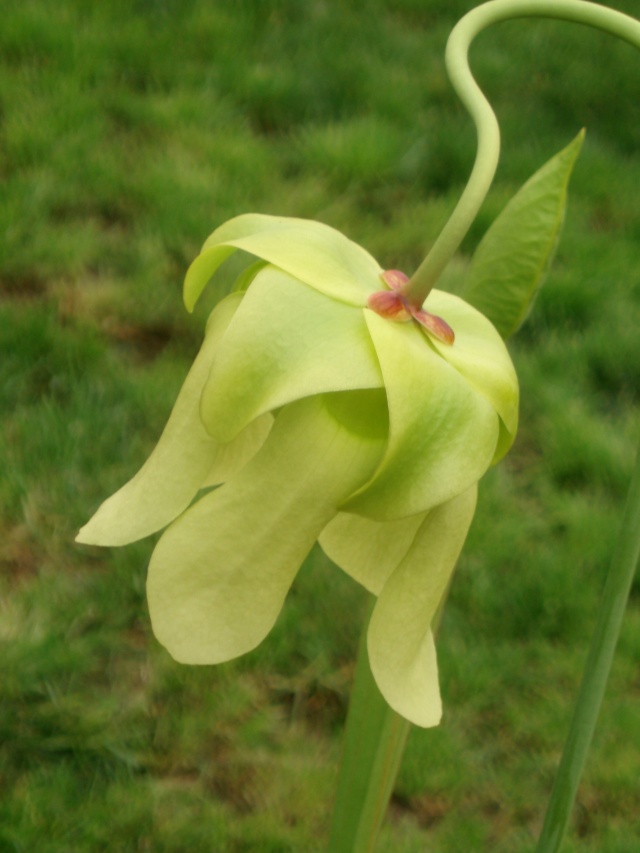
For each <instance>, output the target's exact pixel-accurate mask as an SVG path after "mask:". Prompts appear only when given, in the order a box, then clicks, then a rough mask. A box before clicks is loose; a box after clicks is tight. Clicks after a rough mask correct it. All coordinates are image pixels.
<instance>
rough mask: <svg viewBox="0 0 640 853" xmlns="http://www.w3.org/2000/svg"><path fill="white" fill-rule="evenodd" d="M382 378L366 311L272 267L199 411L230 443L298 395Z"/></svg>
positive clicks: (238, 321)
mask: <svg viewBox="0 0 640 853" xmlns="http://www.w3.org/2000/svg"><path fill="white" fill-rule="evenodd" d="M382 384H383V382H382V375H381V373H380V368H379V366H378V360H377V358H376V353H375V351H374V348H373V344H372V342H371V338H370V336H369V333H368V331H367V326H366V323H365V320H364V317H363V312H362V311H361V310H359V309H354V308H353V307H352V306H349V305H345V304H344V303H343V302H339V301H338V300H336V299H328V298H327V297H326V296H324V295H323V294H321V293H318V291H317V290H315V289H314V288H312V287H308V286H307V285H305V284H303V283H302V282H300V281H297V280H296V279H295V278H292V277H291V276H290V275H287V274H286V273H284V272H282V271H281V270H279V269H275V268H274V267H272V266H268V267H266V268H265V269H264V270H262V271H261V272H259V273H258V275H257V276H256V278H255V280H254V282H253V284H252V285H251V287H250V288H249V290H248V291H247V292H246V294H245V296H244V298H243V300H242V304H241V305H240V308H239V309H238V312H237V313H236V315H235V317H234V320H233V321H232V322H231V323H230V324H229V328H228V330H227V333H226V334H225V336H224V339H223V341H222V343H221V345H220V347H219V348H218V351H217V353H216V359H215V361H214V363H213V366H212V368H211V372H210V374H209V378H208V380H207V382H206V384H205V386H204V390H203V393H202V400H201V406H200V413H201V416H202V420H203V422H204V424H205V426H206V428H207V429H208V430H209V432H210V433H211V435H213V436H214V437H216V438H217V439H218V440H219V441H222V442H227V441H231V440H232V439H233V438H235V436H236V435H237V434H238V433H239V432H240V430H242V429H244V427H246V426H247V424H249V423H250V422H251V421H252V420H253V419H254V418H257V417H258V416H259V415H262V414H264V413H265V412H268V411H272V410H273V409H277V408H279V407H280V406H283V405H285V404H286V403H290V402H291V401H293V400H297V399H300V398H301V397H309V396H312V395H314V394H323V393H327V392H331V391H351V390H355V389H361V388H380V387H382Z"/></svg>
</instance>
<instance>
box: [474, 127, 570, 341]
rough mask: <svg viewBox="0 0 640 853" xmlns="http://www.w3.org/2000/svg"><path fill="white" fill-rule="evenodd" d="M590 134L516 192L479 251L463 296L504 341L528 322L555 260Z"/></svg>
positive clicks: (557, 157)
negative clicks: (569, 192)
mask: <svg viewBox="0 0 640 853" xmlns="http://www.w3.org/2000/svg"><path fill="white" fill-rule="evenodd" d="M583 140H584V130H581V131H580V133H579V134H578V135H577V136H576V138H575V139H574V140H573V142H571V144H570V145H568V146H567V147H566V148H564V149H563V150H562V151H560V152H559V153H558V154H556V155H555V157H552V158H551V160H549V162H548V163H546V164H545V165H544V166H543V167H542V168H541V169H539V170H538V171H537V172H536V173H535V175H533V177H532V178H530V179H529V180H528V181H527V183H526V184H525V185H524V186H523V187H522V188H521V189H520V190H519V191H518V192H517V193H516V195H515V196H514V197H513V198H512V199H511V201H510V202H509V203H508V204H507V206H506V207H505V209H504V210H503V211H502V213H501V214H500V216H498V218H497V219H496V220H495V222H494V223H493V225H492V226H491V228H489V230H488V231H487V233H486V234H485V236H484V238H483V239H482V242H481V243H480V245H479V246H478V248H477V249H476V252H475V254H474V256H473V261H472V264H471V269H470V272H469V278H468V280H467V283H466V285H465V288H464V290H463V293H462V296H463V297H464V299H466V300H467V302H469V303H470V304H471V305H473V306H474V307H475V308H477V309H478V310H479V311H482V313H483V314H485V315H486V316H487V317H488V318H489V319H490V320H491V322H492V323H493V324H494V326H495V327H496V328H497V329H498V331H499V332H500V334H501V335H502V337H503V338H508V337H509V336H510V335H512V334H513V333H514V332H515V331H517V330H518V329H519V328H520V326H521V325H522V323H523V322H524V321H525V319H526V317H527V315H528V314H529V311H530V310H531V307H532V305H533V302H534V299H535V297H536V295H537V293H538V291H539V290H540V288H541V287H542V285H543V283H544V280H545V278H546V274H547V272H548V270H549V267H550V265H551V261H552V260H553V256H554V254H555V250H556V247H557V245H558V240H559V237H560V233H561V230H562V223H563V220H564V212H565V208H566V202H567V187H568V184H569V178H570V177H571V171H572V169H573V165H574V163H575V161H576V159H577V157H578V154H579V153H580V148H581V147H582V142H583Z"/></svg>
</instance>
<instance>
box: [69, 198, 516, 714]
mask: <svg viewBox="0 0 640 853" xmlns="http://www.w3.org/2000/svg"><path fill="white" fill-rule="evenodd" d="M237 250H242V251H244V252H247V253H249V254H250V255H253V256H254V257H255V258H256V259H257V260H256V261H255V263H253V264H252V265H251V266H249V267H248V268H247V270H245V272H244V273H243V274H242V275H241V276H240V278H239V280H238V282H237V284H236V287H235V288H234V291H233V292H232V293H231V294H230V295H229V296H227V297H226V298H224V299H223V300H222V301H221V302H220V303H219V304H218V305H217V307H216V308H215V309H214V310H213V312H212V313H211V315H210V317H209V320H208V322H207V327H206V332H205V338H204V342H203V344H202V348H201V350H200V352H199V354H198V356H197V357H196V359H195V362H194V364H193V366H192V368H191V370H190V372H189V374H188V376H187V378H186V380H185V383H184V385H183V387H182V389H181V391H180V393H179V396H178V399H177V401H176V404H175V406H174V409H173V411H172V413H171V416H170V418H169V421H168V423H167V425H166V427H165V430H164V432H163V434H162V436H161V438H160V440H159V442H158V444H157V446H156V448H155V449H154V451H153V452H152V454H151V456H150V457H149V459H148V460H147V462H146V463H145V465H144V466H143V467H142V469H141V470H140V471H139V472H138V474H137V475H136V476H135V477H134V478H133V479H132V480H130V481H129V482H128V483H127V484H126V485H125V486H123V487H122V488H121V489H120V490H119V491H118V492H116V493H115V494H114V495H113V496H112V497H110V498H109V499H108V500H107V501H105V503H104V504H102V506H101V507H100V508H99V509H98V511H97V512H96V514H95V515H94V516H93V518H92V519H91V520H90V521H89V523H88V524H87V525H86V526H85V527H83V528H82V530H81V531H80V534H79V536H78V541H79V542H84V543H88V544H95V545H124V544H126V543H128V542H132V541H134V540H136V539H139V538H142V537H144V536H147V535H149V534H151V533H153V532H155V531H157V530H160V529H162V528H164V527H166V526H167V525H169V526H168V528H167V530H166V531H165V532H164V534H163V535H162V537H161V538H160V540H159V542H158V544H157V545H156V548H155V550H154V552H153V556H152V558H151V562H150V565H149V574H148V582H147V593H148V601H149V609H150V614H151V621H152V625H153V630H154V633H155V634H156V636H157V638H158V639H159V641H160V642H161V643H162V644H163V645H165V646H166V648H167V649H168V650H169V652H170V653H171V654H172V655H173V657H174V658H175V659H176V660H178V661H181V662H184V663H192V664H207V663H219V662H222V661H226V660H229V659H231V658H234V657H237V656H238V655H241V654H244V653H245V652H248V651H250V650H251V649H253V648H254V647H255V646H257V645H258V644H259V643H260V642H261V640H262V639H263V638H264V637H265V636H266V635H267V633H268V632H269V631H270V629H271V628H272V626H273V624H274V622H275V621H276V619H277V617H278V614H279V612H280V610H281V607H282V605H283V602H284V599H285V597H286V594H287V592H288V590H289V588H290V586H291V584H292V582H293V579H294V577H295V575H296V572H297V571H298V569H299V567H300V565H301V563H302V561H303V560H304V558H305V557H306V555H307V554H308V552H309V550H310V549H311V547H312V546H313V544H314V543H315V542H316V541H317V540H318V541H319V542H320V545H321V546H322V548H323V549H324V551H325V552H326V553H327V554H328V556H329V557H330V558H331V560H333V561H334V562H335V563H336V564H337V565H338V566H339V567H340V568H341V569H343V570H344V571H345V572H346V573H347V574H349V575H350V576H351V577H353V578H354V579H355V580H356V581H358V582H359V583H361V584H362V585H363V586H365V587H366V588H367V589H368V590H370V591H371V592H372V593H374V594H375V595H376V596H377V602H376V606H375V608H374V611H373V615H372V619H371V622H370V626H369V633H368V649H369V658H370V662H371V669H372V672H373V675H374V677H375V679H376V682H377V684H378V686H379V687H380V690H381V692H382V694H383V695H384V697H385V699H386V700H387V702H388V703H389V704H390V705H391V707H392V708H394V709H395V710H396V711H397V712H398V713H400V714H401V715H403V716H404V717H406V718H407V719H408V720H410V721H412V722H414V723H416V724H417V725H421V726H432V725H436V724H437V723H438V722H439V720H440V716H441V702H440V694H439V687H438V674H437V663H436V654H435V648H434V642H433V636H432V633H431V630H430V624H431V621H432V618H433V615H434V613H435V611H436V609H437V607H438V604H439V602H440V600H441V598H442V595H443V593H444V591H445V589H446V587H447V584H448V582H449V578H450V575H451V572H452V570H453V567H454V565H455V562H456V560H457V558H458V555H459V553H460V550H461V548H462V545H463V543H464V539H465V537H466V534H467V530H468V528H469V525H470V523H471V519H472V516H473V512H474V507H475V500H476V484H477V482H478V480H479V479H480V477H482V475H483V474H484V473H485V471H486V470H487V469H488V468H489V466H490V465H491V464H492V463H494V462H496V461H497V460H498V459H500V458H501V457H502V456H503V455H504V454H505V453H506V451H507V450H508V448H509V447H510V445H511V443H512V441H513V438H514V435H515V432H516V427H517V418H518V385H517V380H516V376H515V371H514V369H513V365H512V363H511V360H510V358H509V355H508V352H507V350H506V347H505V345H504V343H503V341H502V339H501V337H500V335H499V334H498V332H497V331H496V330H495V328H494V327H493V326H492V324H491V323H490V322H489V321H488V320H487V319H486V318H485V317H484V316H483V315H482V314H480V313H479V312H478V311H477V310H475V309H474V308H472V307H471V306H470V305H468V304H467V303H465V302H464V301H463V300H462V299H460V298H458V297H456V296H453V295H451V294H448V293H444V292H441V291H437V290H434V291H432V292H431V294H430V295H429V298H428V300H427V303H426V305H425V307H424V308H422V307H420V308H415V307H414V308H411V306H406V305H405V304H404V303H403V305H401V306H400V308H398V305H397V301H398V297H397V296H396V294H397V293H398V292H399V290H400V288H401V284H402V281H403V277H402V275H401V274H398V273H396V272H395V271H392V272H386V273H385V272H384V271H383V270H382V269H381V268H380V266H379V265H378V263H377V262H376V261H375V260H374V259H373V258H372V257H371V256H370V255H369V254H368V253H367V252H366V251H365V250H364V249H362V248H361V247H360V246H358V245H356V244H355V243H353V242H351V241H350V240H348V239H347V238H346V237H344V236H343V235H342V234H340V233H339V232H337V231H335V230H334V229H332V228H329V227H328V226H326V225H323V224H320V223H317V222H311V221H306V220H300V219H289V218H280V217H272V216H264V215H258V214H248V215H244V216H239V217H237V218H235V219H232V220H230V221H229V222H226V223H225V224H224V225H222V226H221V227H220V228H218V229H217V230H216V231H214V233H213V234H212V235H211V236H210V237H209V239H208V240H207V241H206V243H205V244H204V246H203V249H202V252H201V254H200V255H199V256H198V258H197V259H196V260H195V261H194V263H193V264H192V265H191V267H190V269H189V271H188V273H187V277H186V281H185V293H184V296H185V303H186V305H187V308H188V309H189V310H192V309H193V306H194V305H195V303H196V301H197V299H198V297H199V296H200V294H201V292H202V290H203V289H204V287H205V286H206V284H207V282H208V281H209V280H210V278H211V277H212V276H213V275H214V273H215V272H216V270H217V268H218V267H219V266H220V264H221V263H222V262H223V261H224V260H226V258H228V257H229V255H231V254H232V253H233V252H235V251H237ZM400 309H402V310H400ZM405 309H406V310H405ZM454 336H455V339H454ZM212 487H215V488H212ZM201 490H206V491H204V492H203V491H201ZM194 499H195V500H194Z"/></svg>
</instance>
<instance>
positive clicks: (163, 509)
mask: <svg viewBox="0 0 640 853" xmlns="http://www.w3.org/2000/svg"><path fill="white" fill-rule="evenodd" d="M241 299H242V295H241V294H232V295H231V296H228V297H227V298H226V299H224V300H223V301H222V302H221V303H220V304H219V305H218V306H217V308H216V309H215V311H213V313H212V314H211V316H210V318H209V321H208V323H207V333H206V337H205V340H204V343H203V344H202V347H201V349H200V352H199V353H198V356H197V358H196V360H195V361H194V363H193V366H192V368H191V370H190V371H189V374H188V376H187V378H186V379H185V382H184V384H183V386H182V388H181V390H180V393H179V395H178V399H177V400H176V403H175V406H174V407H173V410H172V412H171V415H170V417H169V420H168V422H167V425H166V427H165V429H164V432H163V433H162V436H161V437H160V440H159V441H158V444H157V445H156V447H155V449H154V450H153V452H152V454H151V456H149V458H148V459H147V461H146V462H145V463H144V465H143V466H142V468H141V469H140V471H138V473H137V474H136V475H135V477H133V478H132V479H131V480H129V482H128V483H126V484H125V485H124V486H123V487H122V488H121V489H120V490H119V491H117V492H116V493H115V494H114V495H112V496H111V497H110V498H108V499H107V500H106V501H105V502H104V503H103V504H102V506H100V507H99V509H98V511H97V512H96V513H95V515H94V516H93V518H92V519H91V520H90V521H89V522H88V523H87V524H86V525H85V526H84V527H83V528H82V529H81V530H80V533H79V534H78V536H77V540H76V541H78V542H84V543H86V544H89V545H126V544H127V543H128V542H134V541H135V540H136V539H142V538H143V537H144V536H148V535H149V534H151V533H154V532H155V531H156V530H160V529H161V528H162V527H165V526H166V525H167V524H169V522H170V521H173V519H174V518H176V516H178V515H179V514H180V513H181V512H183V510H185V509H186V508H187V507H188V506H189V504H190V503H191V500H192V499H193V497H194V496H195V494H196V493H197V491H198V490H199V489H200V487H201V486H202V485H203V484H204V481H205V479H206V477H207V473H208V472H209V471H210V470H211V468H212V467H213V465H214V462H215V460H216V457H217V455H218V452H219V450H220V445H219V443H218V442H217V441H215V440H214V439H213V438H211V436H210V435H209V434H208V433H207V431H206V430H205V428H204V426H203V424H202V421H201V420H200V414H199V408H200V395H201V394H202V389H203V387H204V383H205V381H206V378H207V376H208V375H209V370H210V368H211V364H212V362H213V359H214V356H215V353H216V350H217V348H218V345H219V343H220V340H221V338H222V337H223V335H224V333H225V331H226V329H227V327H228V325H229V323H230V321H231V318H232V317H233V315H234V313H235V312H236V311H237V309H238V306H239V304H240V302H241ZM255 449H257V448H254V451H255ZM249 455H250V454H248V453H247V452H245V454H244V457H243V458H242V459H240V458H239V457H238V458H237V459H236V463H237V464H238V465H239V464H241V462H242V461H243V460H244V461H246V459H247V458H248V456H249ZM227 467H228V466H227Z"/></svg>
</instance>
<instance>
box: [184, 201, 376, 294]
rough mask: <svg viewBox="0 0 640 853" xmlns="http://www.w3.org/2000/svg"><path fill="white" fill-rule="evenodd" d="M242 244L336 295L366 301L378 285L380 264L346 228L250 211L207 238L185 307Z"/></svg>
mask: <svg viewBox="0 0 640 853" xmlns="http://www.w3.org/2000/svg"><path fill="white" fill-rule="evenodd" d="M236 249H242V250H244V251H245V252H249V253H250V254H252V255H256V256H257V257H258V258H262V259H263V260H265V261H269V263H271V264H273V265H274V266H276V267H279V268H280V269H282V270H284V271H285V272H288V273H289V274H290V275H292V276H294V277H295V278H298V279H300V281H304V282H305V283H306V284H308V285H310V286H311V287H314V288H315V289H316V290H319V291H320V292H321V293H324V294H325V295H327V296H331V297H333V298H334V299H340V300H341V301H343V302H348V303H349V304H352V305H365V304H366V299H367V296H368V294H369V293H371V292H373V291H374V290H378V289H379V287H380V283H379V279H378V276H379V274H380V272H381V269H380V266H379V265H378V263H377V262H376V261H375V260H374V258H372V257H371V255H370V254H369V253H368V252H366V251H365V250H364V249H363V248H362V247H361V246H358V244H357V243H353V242H352V241H351V240H349V239H348V238H347V237H345V236H344V234H341V233H340V232H339V231H336V230H335V229H334V228H330V227H329V226H328V225H324V224H322V223H321V222H313V221H311V220H308V219H293V218H286V217H280V216H265V215H263V214H258V213H248V214H245V215H243V216H237V217H236V218H235V219H230V220H229V221H228V222H225V223H224V224H223V225H221V226H220V227H219V228H217V229H216V230H215V231H214V232H213V234H212V235H211V236H210V237H209V238H208V240H207V241H206V242H205V244H204V246H203V247H202V252H201V254H200V255H199V256H198V257H197V258H196V260H195V261H194V262H193V263H192V264H191V266H190V267H189V270H188V272H187V276H186V279H185V283H184V301H185V305H186V306H187V309H188V310H189V311H192V310H193V306H194V305H195V303H196V302H197V300H198V297H199V296H200V294H201V293H202V291H203V290H204V288H205V286H206V284H207V282H208V281H209V279H210V278H211V276H212V275H213V274H214V273H215V271H216V270H217V269H218V267H219V266H220V264H221V263H222V262H223V261H225V260H226V259H227V258H228V257H229V255H230V254H231V253H232V252H234V251H235V250H236Z"/></svg>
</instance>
